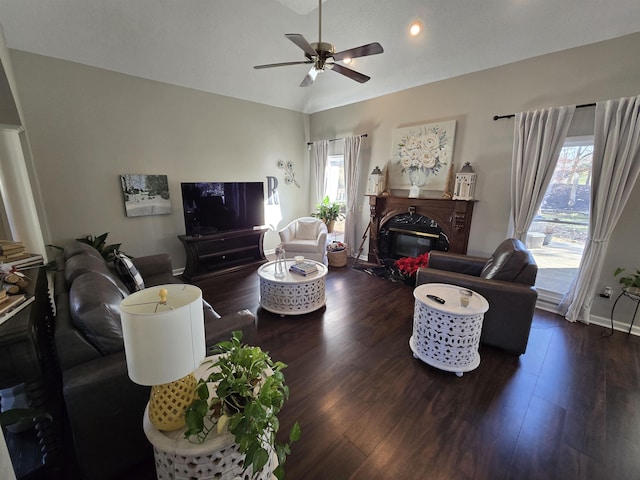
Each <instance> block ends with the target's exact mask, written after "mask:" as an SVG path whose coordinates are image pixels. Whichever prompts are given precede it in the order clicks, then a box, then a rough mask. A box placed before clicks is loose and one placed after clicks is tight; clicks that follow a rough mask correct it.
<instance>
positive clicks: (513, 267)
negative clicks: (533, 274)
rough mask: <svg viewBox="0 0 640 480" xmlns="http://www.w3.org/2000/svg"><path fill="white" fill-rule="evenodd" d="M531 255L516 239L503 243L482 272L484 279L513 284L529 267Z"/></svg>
mask: <svg viewBox="0 0 640 480" xmlns="http://www.w3.org/2000/svg"><path fill="white" fill-rule="evenodd" d="M529 260H530V254H529V251H528V250H527V248H526V247H525V246H524V244H523V243H522V242H521V241H520V240H517V239H515V238H507V239H506V240H505V241H503V242H502V243H501V244H500V245H498V248H496V251H495V252H493V255H492V256H491V258H490V259H489V260H488V261H487V263H486V265H485V266H484V268H483V269H482V272H480V276H481V277H482V278H491V279H494V280H504V281H507V282H513V281H515V280H516V278H517V277H518V276H519V275H520V273H521V272H522V271H523V270H524V269H525V268H526V267H527V266H528V265H529Z"/></svg>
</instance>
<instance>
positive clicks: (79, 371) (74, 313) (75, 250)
mask: <svg viewBox="0 0 640 480" xmlns="http://www.w3.org/2000/svg"><path fill="white" fill-rule="evenodd" d="M132 261H133V263H134V265H135V266H136V267H137V269H138V271H139V273H140V274H141V275H142V278H143V280H144V283H145V287H150V286H155V285H161V284H166V283H182V282H181V280H180V279H179V278H177V277H175V276H174V275H173V274H172V266H171V258H170V257H169V255H166V254H159V255H152V256H147V257H139V258H133V259H132ZM58 266H59V269H58V272H56V275H55V280H54V291H55V306H56V325H55V344H56V350H57V356H58V361H59V364H60V370H61V376H62V393H63V399H64V406H65V409H66V417H67V420H68V421H67V428H68V430H69V431H70V434H71V440H72V445H73V447H72V448H73V453H74V455H73V457H75V468H74V469H73V473H72V475H71V476H69V475H67V477H68V478H77V477H78V476H79V477H80V478H82V479H84V480H102V479H117V478H124V477H125V476H130V472H131V471H135V468H136V466H137V465H140V464H143V463H145V462H147V463H149V462H153V450H152V447H151V445H150V444H149V442H148V441H147V439H146V437H145V436H144V432H143V429H142V415H143V412H144V408H145V405H146V403H147V401H148V399H149V393H150V387H144V386H140V385H137V384H135V383H133V382H132V381H131V380H130V379H129V377H128V375H127V367H126V359H125V354H124V346H123V340H122V330H121V327H120V302H121V301H122V299H123V298H124V297H126V296H127V295H128V294H129V293H130V292H129V291H128V290H127V288H126V287H125V284H124V283H123V282H122V281H121V280H120V278H119V277H118V274H117V273H116V271H115V269H114V268H112V266H111V265H110V264H107V263H106V262H105V261H104V260H103V258H102V256H101V254H100V253H99V252H98V251H97V250H95V249H94V248H92V247H90V246H88V245H86V244H83V243H80V242H73V243H71V244H69V245H68V246H66V248H65V249H64V254H63V255H61V257H60V258H59V259H58ZM203 308H204V313H205V330H206V338H207V346H211V345H213V344H215V343H216V342H218V341H220V340H226V339H228V338H229V337H230V335H231V332H232V331H233V330H242V331H243V335H244V336H243V341H246V342H248V343H250V342H251V341H252V340H253V338H254V335H255V318H254V316H253V315H252V314H251V312H249V311H248V310H243V311H239V312H237V313H234V314H232V315H226V316H224V317H220V316H219V315H218V314H217V313H216V312H215V311H214V310H213V308H211V306H210V305H209V304H207V303H206V302H203ZM151 464H152V463H151Z"/></svg>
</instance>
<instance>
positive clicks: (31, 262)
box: [0, 240, 44, 271]
mask: <svg viewBox="0 0 640 480" xmlns="http://www.w3.org/2000/svg"><path fill="white" fill-rule="evenodd" d="M43 263H44V258H43V256H42V255H40V254H37V253H29V252H27V251H26V248H25V246H24V244H23V243H22V242H14V241H11V240H0V268H1V269H2V270H4V271H8V270H23V269H25V268H31V267H35V266H38V265H42V264H43Z"/></svg>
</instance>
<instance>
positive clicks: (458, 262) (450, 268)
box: [416, 238, 538, 355]
mask: <svg viewBox="0 0 640 480" xmlns="http://www.w3.org/2000/svg"><path fill="white" fill-rule="evenodd" d="M537 273H538V266H537V264H536V262H535V260H534V258H533V256H532V255H531V252H529V251H528V250H527V248H526V247H525V246H524V244H523V243H522V242H521V241H520V240H517V239H514V238H508V239H506V240H505V241H503V242H502V243H501V244H500V245H499V246H498V248H497V249H496V250H495V252H494V253H493V255H492V256H491V258H484V257H475V256H470V255H460V254H455V253H448V252H438V251H432V252H430V254H429V264H428V267H426V268H420V269H419V270H418V273H417V276H416V285H421V284H423V283H448V284H451V285H458V286H460V287H464V288H468V289H470V290H473V291H474V292H477V293H479V294H480V295H482V296H483V297H484V298H486V299H487V301H488V302H489V310H488V311H487V312H486V313H485V315H484V321H483V324H482V334H481V337H480V342H481V343H483V344H485V345H489V346H492V347H496V348H500V349H503V350H505V351H507V352H509V353H511V354H514V355H521V354H523V353H524V352H525V351H526V349H527V343H528V341H529V332H530V331H531V322H532V320H533V313H534V310H535V306H536V300H537V298H538V292H537V291H536V288H535V281H536V275H537Z"/></svg>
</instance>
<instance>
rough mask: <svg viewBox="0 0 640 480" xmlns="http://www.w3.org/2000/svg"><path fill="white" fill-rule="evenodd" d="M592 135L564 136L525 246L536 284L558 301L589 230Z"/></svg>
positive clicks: (569, 280) (571, 277) (570, 280)
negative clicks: (533, 263)
mask: <svg viewBox="0 0 640 480" xmlns="http://www.w3.org/2000/svg"><path fill="white" fill-rule="evenodd" d="M592 158H593V137H592V136H589V137H572V138H567V139H566V141H565V143H564V146H563V147H562V150H561V151H560V156H559V158H558V163H557V165H556V168H555V171H554V174H553V178H552V179H551V183H550V184H549V187H548V188H547V192H546V193H545V196H544V199H543V201H542V205H541V206H540V210H539V211H538V215H537V216H536V217H535V219H534V220H533V223H532V224H531V227H530V228H529V231H528V233H527V246H528V247H529V249H530V250H531V253H532V254H533V256H534V258H535V259H536V263H537V264H538V276H537V279H536V287H537V288H538V289H539V290H540V294H541V296H545V297H547V299H548V300H551V301H554V302H557V301H558V300H559V299H560V298H561V297H562V296H563V295H564V294H565V293H566V292H567V290H568V288H569V286H570V285H571V282H572V281H573V279H574V278H575V276H576V274H577V272H578V267H579V266H580V260H581V258H582V252H583V250H584V246H585V243H586V239H587V235H588V231H589V208H590V203H591V162H592Z"/></svg>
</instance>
